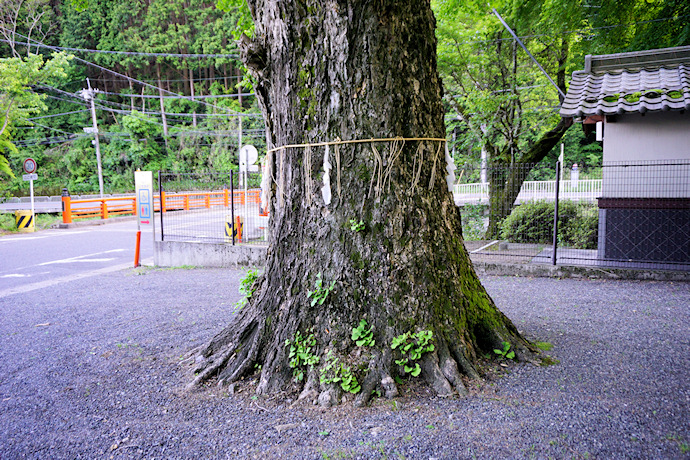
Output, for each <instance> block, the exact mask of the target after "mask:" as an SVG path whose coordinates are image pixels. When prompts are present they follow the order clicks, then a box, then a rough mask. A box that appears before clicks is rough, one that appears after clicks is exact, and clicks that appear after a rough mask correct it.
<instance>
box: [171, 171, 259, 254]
mask: <svg viewBox="0 0 690 460" xmlns="http://www.w3.org/2000/svg"><path fill="white" fill-rule="evenodd" d="M260 184H261V174H259V173H251V172H250V173H247V174H246V175H245V174H238V173H233V172H229V173H204V174H194V173H191V174H178V173H164V172H160V173H159V189H160V190H159V193H160V196H161V197H162V199H161V207H162V209H163V212H162V213H161V228H160V236H161V240H162V241H187V242H205V243H231V244H240V243H259V244H261V243H264V244H265V243H266V240H267V233H268V214H267V213H266V212H264V210H263V209H262V208H261V187H260Z"/></svg>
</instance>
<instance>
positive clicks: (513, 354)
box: [506, 351, 515, 359]
mask: <svg viewBox="0 0 690 460" xmlns="http://www.w3.org/2000/svg"><path fill="white" fill-rule="evenodd" d="M506 358H508V359H513V358H515V352H514V351H511V352H510V353H508V354H507V355H506Z"/></svg>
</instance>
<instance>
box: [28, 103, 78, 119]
mask: <svg viewBox="0 0 690 460" xmlns="http://www.w3.org/2000/svg"><path fill="white" fill-rule="evenodd" d="M68 102H69V101H68ZM88 111H89V109H83V110H74V111H72V112H63V113H54V114H52V115H43V116H40V117H31V118H27V120H40V119H42V118H53V117H61V116H63V115H72V114H74V113H84V112H88Z"/></svg>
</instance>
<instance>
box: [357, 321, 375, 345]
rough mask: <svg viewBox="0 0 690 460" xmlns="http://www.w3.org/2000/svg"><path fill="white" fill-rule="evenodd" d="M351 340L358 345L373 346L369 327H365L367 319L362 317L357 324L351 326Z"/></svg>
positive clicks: (372, 335)
mask: <svg viewBox="0 0 690 460" xmlns="http://www.w3.org/2000/svg"><path fill="white" fill-rule="evenodd" d="M352 340H354V341H355V343H356V344H357V346H358V347H373V346H374V345H375V344H376V341H375V340H374V333H373V332H372V330H371V328H369V329H367V321H366V320H365V319H362V320H361V321H360V322H359V326H357V327H354V328H352Z"/></svg>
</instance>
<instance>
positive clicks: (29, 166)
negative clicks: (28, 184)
mask: <svg viewBox="0 0 690 460" xmlns="http://www.w3.org/2000/svg"><path fill="white" fill-rule="evenodd" d="M37 168H38V165H37V164H36V160H34V159H33V158H27V159H26V160H24V172H25V173H27V174H32V173H35V172H36V169H37ZM24 180H28V179H24Z"/></svg>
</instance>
